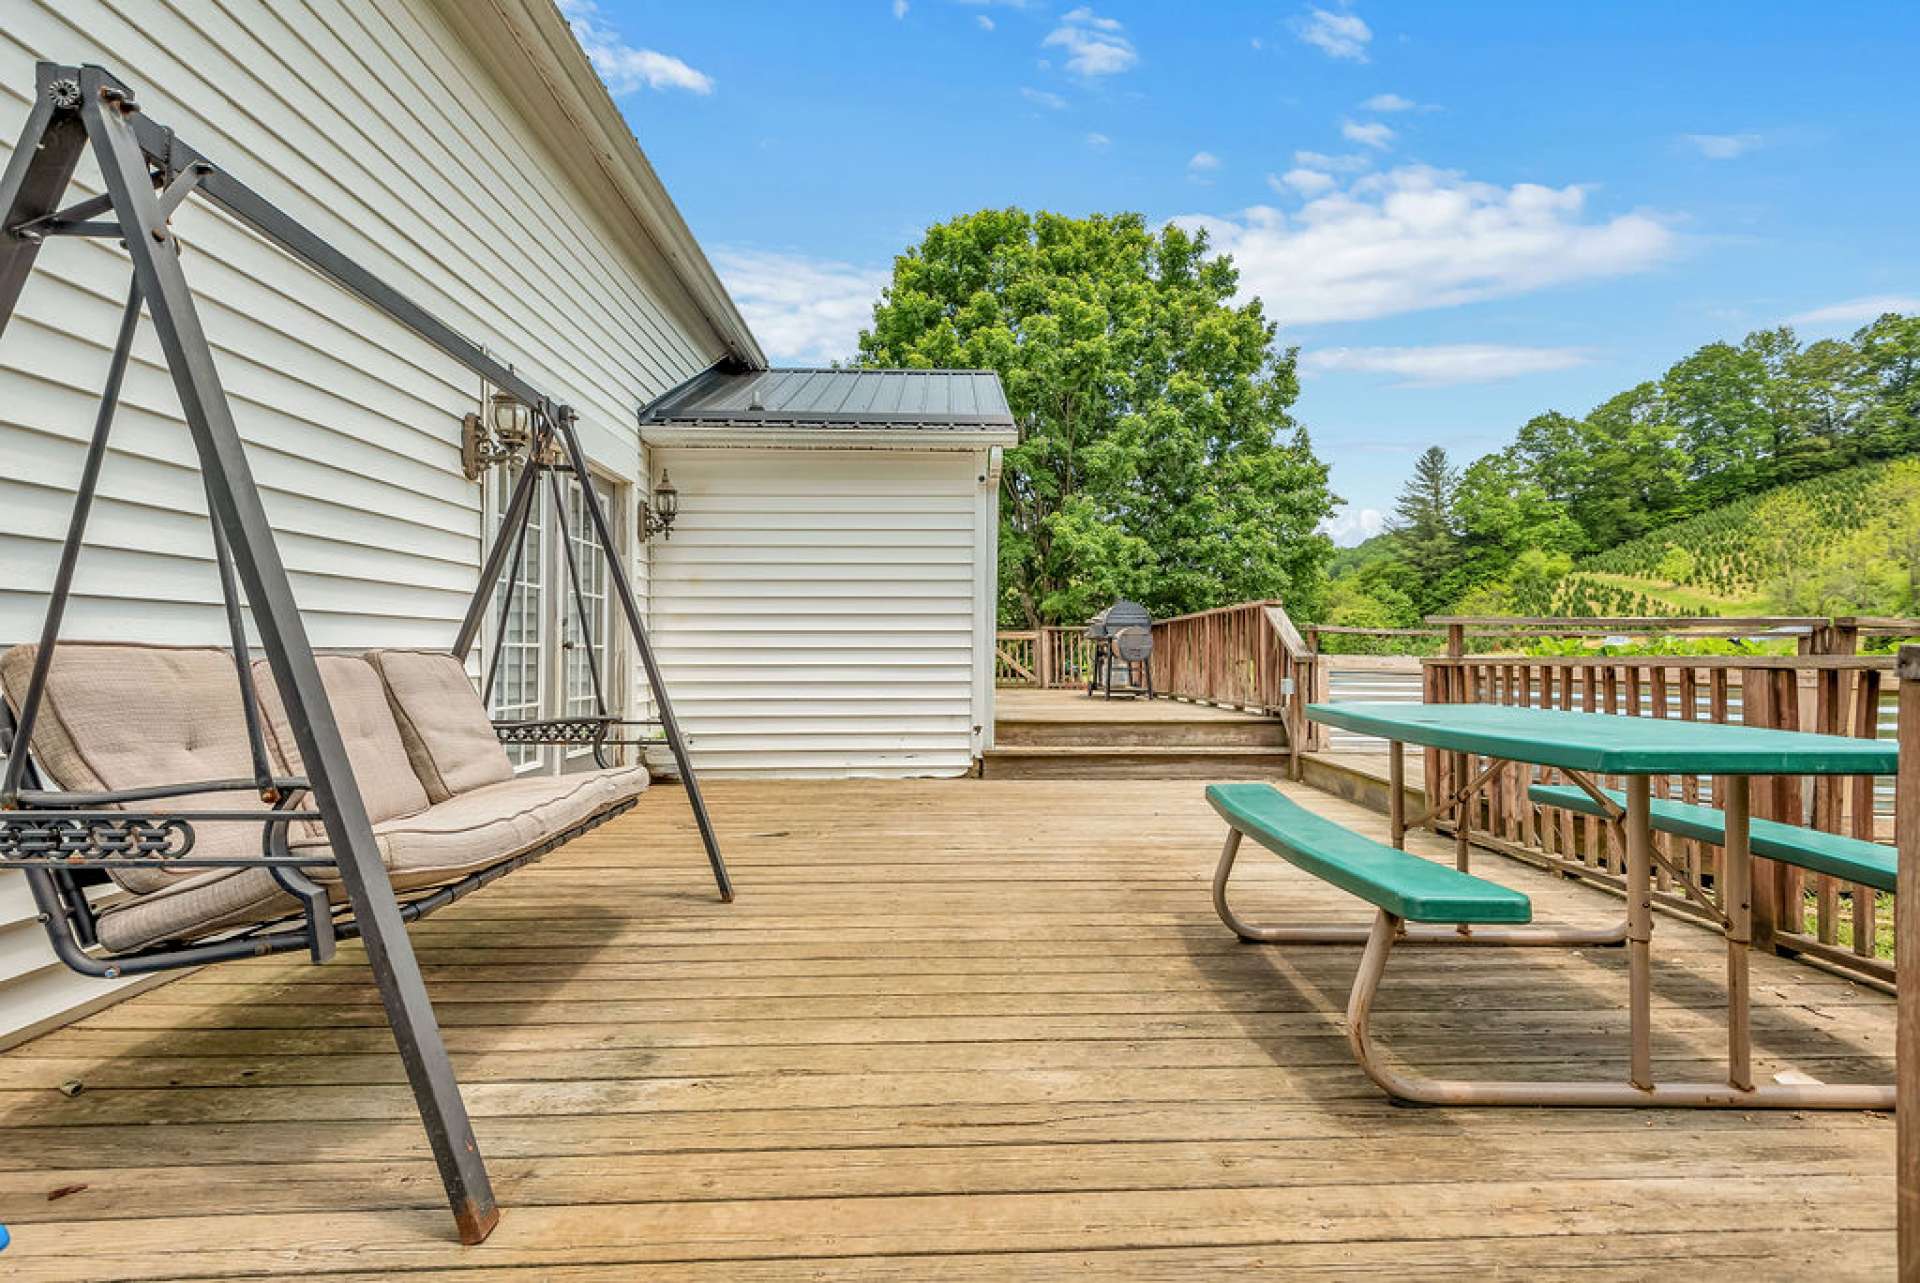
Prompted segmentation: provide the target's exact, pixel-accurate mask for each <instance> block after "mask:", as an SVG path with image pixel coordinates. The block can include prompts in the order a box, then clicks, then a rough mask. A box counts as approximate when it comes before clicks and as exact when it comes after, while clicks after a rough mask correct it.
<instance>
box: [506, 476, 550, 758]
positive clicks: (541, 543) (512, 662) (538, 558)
mask: <svg viewBox="0 0 1920 1283" xmlns="http://www.w3.org/2000/svg"><path fill="white" fill-rule="evenodd" d="M518 480H519V473H518V471H517V470H512V469H509V470H508V471H507V472H506V473H505V474H503V475H502V476H501V479H500V484H499V485H497V486H495V487H494V514H493V516H494V525H495V526H496V528H497V527H498V525H499V523H500V521H501V520H502V519H503V518H504V517H505V516H506V508H507V500H508V499H509V497H510V496H511V495H512V493H513V487H514V484H515V483H516V482H517V481H518ZM546 527H547V521H546V494H545V492H544V490H541V489H536V490H535V491H534V496H533V510H532V513H531V514H530V516H529V518H528V522H527V536H526V547H525V549H524V551H523V552H522V553H521V555H520V570H519V573H518V575H516V576H514V580H513V589H512V597H511V604H510V605H509V606H508V608H507V617H506V627H505V629H504V630H503V636H502V638H501V644H500V672H499V676H498V677H497V678H496V679H495V680H494V684H493V715H494V717H496V718H499V719H502V720H507V721H533V720H536V719H538V718H539V717H540V716H541V715H542V714H541V709H542V707H543V706H544V701H543V700H542V695H543V690H542V687H543V682H542V681H541V672H542V668H543V665H542V663H541V656H542V648H541V640H542V637H541V634H542V632H543V631H544V629H543V628H542V621H543V620H544V619H545V617H546V601H547V598H546V564H547V555H546V554H547V547H546V538H545V536H546ZM509 575H513V557H512V555H511V554H509V555H508V558H507V565H506V567H505V568H504V569H503V570H502V571H501V578H500V583H499V585H498V586H497V588H496V590H495V591H496V594H497V595H496V596H495V597H494V599H493V608H494V609H495V610H496V611H497V610H498V609H499V604H500V603H501V602H502V601H505V600H508V598H507V597H506V595H505V594H506V593H507V591H508V589H507V578H508V576H509ZM498 617H499V616H498V615H497V614H496V615H495V618H496V619H498ZM507 757H508V758H509V759H510V760H511V761H512V762H513V764H514V765H515V766H516V767H520V766H526V765H531V764H533V763H536V762H538V761H539V760H540V750H539V749H538V748H537V747H534V746H531V745H524V744H516V745H509V746H508V747H507Z"/></svg>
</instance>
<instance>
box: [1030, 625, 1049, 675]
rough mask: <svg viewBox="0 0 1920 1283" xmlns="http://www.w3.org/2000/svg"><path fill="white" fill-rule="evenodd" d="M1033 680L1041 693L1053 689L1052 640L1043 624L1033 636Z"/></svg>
mask: <svg viewBox="0 0 1920 1283" xmlns="http://www.w3.org/2000/svg"><path fill="white" fill-rule="evenodd" d="M1033 680H1034V682H1035V683H1036V684H1037V685H1038V686H1039V687H1040V689H1041V690H1043V691H1045V690H1052V689H1053V638H1051V637H1049V636H1048V635H1047V626H1046V625H1045V624H1042V625H1040V627H1039V628H1038V629H1037V630H1035V632H1034V634H1033Z"/></svg>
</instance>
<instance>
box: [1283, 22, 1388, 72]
mask: <svg viewBox="0 0 1920 1283" xmlns="http://www.w3.org/2000/svg"><path fill="white" fill-rule="evenodd" d="M1293 32H1294V34H1295V35H1297V36H1299V37H1300V39H1301V40H1302V41H1304V42H1305V43H1307V44H1310V45H1312V46H1313V47H1314V48H1316V49H1318V50H1319V51H1320V52H1322V53H1324V54H1326V55H1327V57H1329V58H1344V59H1346V60H1347V61H1349V62H1365V61H1366V60H1367V44H1368V42H1370V41H1371V40H1372V39H1373V30H1372V28H1370V27H1368V26H1367V24H1366V23H1364V22H1362V21H1361V20H1360V15H1359V14H1357V13H1349V12H1346V11H1344V10H1343V11H1341V12H1339V13H1335V12H1333V11H1332V10H1329V9H1309V10H1308V11H1307V12H1306V14H1305V15H1304V16H1302V17H1299V18H1295V19H1294V20H1293Z"/></svg>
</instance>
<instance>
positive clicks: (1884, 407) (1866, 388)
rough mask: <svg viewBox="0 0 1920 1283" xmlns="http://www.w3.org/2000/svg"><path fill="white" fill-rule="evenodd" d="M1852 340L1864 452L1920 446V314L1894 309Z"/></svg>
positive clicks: (1876, 454) (1888, 453) (1887, 453)
mask: <svg viewBox="0 0 1920 1283" xmlns="http://www.w3.org/2000/svg"><path fill="white" fill-rule="evenodd" d="M1852 346H1853V348H1854V350H1855V352H1856V353H1857V361H1858V364H1857V365H1856V367H1855V371H1854V373H1855V378H1856V380H1857V383H1856V395H1857V396H1858V397H1859V399H1860V406H1859V409H1858V411H1857V413H1856V419H1855V425H1856V426H1855V431H1856V432H1857V434H1858V436H1859V438H1860V454H1861V457H1865V458H1889V457H1893V456H1896V455H1904V454H1913V453H1915V452H1920V316H1899V315H1896V314H1894V313H1888V314H1887V315H1885V316H1883V317H1881V318H1880V319H1879V320H1877V321H1875V322H1873V323H1872V324H1871V325H1867V326H1864V327H1862V328H1861V329H1860V330H1859V331H1858V332H1857V333H1855V334H1854V336H1853V343H1852Z"/></svg>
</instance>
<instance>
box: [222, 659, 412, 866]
mask: <svg viewBox="0 0 1920 1283" xmlns="http://www.w3.org/2000/svg"><path fill="white" fill-rule="evenodd" d="M314 662H315V663H316V664H318V665H319V668H320V684H321V686H322V687H324V688H325V690H326V692H327V703H329V704H330V705H332V706H333V720H334V722H335V723H336V724H337V725H338V726H339V728H340V739H341V741H342V742H343V743H344V744H345V745H346V747H347V761H348V763H350V764H351V765H352V767H353V781H354V783H355V784H357V785H359V786H360V800H361V801H362V802H363V803H365V804H366V808H367V818H368V819H369V820H371V821H372V822H373V823H375V824H378V823H380V822H381V821H382V820H390V819H393V818H394V817H395V816H400V815H412V814H413V813H414V812H416V811H424V810H426V809H427V790H426V789H425V788H424V787H423V786H422V785H421V783H420V780H419V778H418V777H417V776H415V775H414V773H413V764H412V760H411V758H410V757H409V756H408V754H407V746H406V744H405V742H404V741H402V740H401V738H400V727H399V726H398V724H396V723H395V721H394V719H393V709H392V708H391V707H390V706H389V705H388V703H387V688H386V686H385V685H384V684H382V682H381V681H380V674H379V672H378V671H377V670H376V669H375V668H374V667H373V665H372V664H369V663H368V662H367V661H366V660H364V659H361V658H359V657H358V656H354V655H317V656H315V657H314ZM253 682H254V688H255V689H256V690H258V691H259V692H260V711H261V712H262V713H263V714H264V715H265V719H264V720H265V721H266V724H267V729H268V731H269V732H270V733H271V735H272V738H273V744H274V747H275V748H276V749H277V750H278V751H279V754H280V760H281V761H283V762H285V763H286V764H287V767H288V769H289V771H290V773H291V774H294V775H305V774H306V767H305V764H304V763H303V762H302V760H301V757H300V745H299V744H297V743H296V742H295V741H294V738H293V724H292V723H291V722H289V721H288V720H287V706H286V704H285V703H284V702H283V701H282V700H281V698H280V691H279V689H278V687H276V686H275V684H274V680H273V673H272V671H271V670H270V669H269V668H268V666H267V661H266V660H264V659H262V660H256V661H255V662H254V665H253ZM301 834H304V835H305V836H306V837H307V838H308V839H309V840H313V839H318V838H320V837H321V829H320V825H319V824H318V823H316V822H312V821H309V822H307V823H304V824H301V825H299V826H298V827H297V828H296V830H295V841H296V842H297V841H298V840H299V836H300V835H301Z"/></svg>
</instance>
